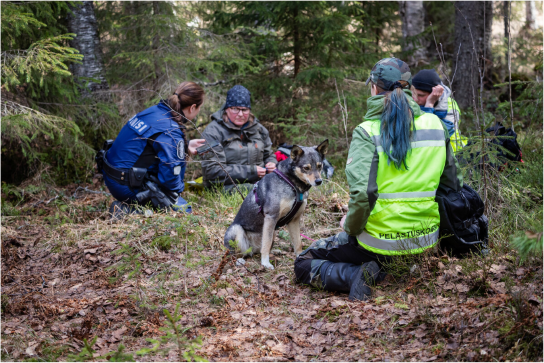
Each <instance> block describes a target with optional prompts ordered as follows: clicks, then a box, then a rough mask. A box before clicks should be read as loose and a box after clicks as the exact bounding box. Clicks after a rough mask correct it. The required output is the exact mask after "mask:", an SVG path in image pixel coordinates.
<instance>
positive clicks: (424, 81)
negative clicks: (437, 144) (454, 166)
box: [412, 69, 467, 152]
mask: <svg viewBox="0 0 544 363" xmlns="http://www.w3.org/2000/svg"><path fill="white" fill-rule="evenodd" d="M412 95H413V98H414V101H415V102H416V103H417V104H418V105H419V107H420V108H421V111H423V112H425V113H432V114H434V115H436V116H438V118H439V119H441V120H442V122H444V124H445V125H446V127H447V128H448V132H449V134H450V137H451V147H452V148H453V152H457V151H459V150H461V148H463V147H464V146H466V144H467V138H466V137H464V136H461V133H460V132H459V124H460V122H461V119H460V116H461V110H460V109H459V106H457V102H455V100H454V99H453V98H451V96H452V92H451V90H450V89H449V88H448V87H447V86H446V85H444V83H443V82H442V80H441V79H440V77H439V76H438V73H436V71H435V70H434V69H423V70H421V71H419V72H418V73H417V74H416V75H415V76H414V78H413V79H412Z"/></svg>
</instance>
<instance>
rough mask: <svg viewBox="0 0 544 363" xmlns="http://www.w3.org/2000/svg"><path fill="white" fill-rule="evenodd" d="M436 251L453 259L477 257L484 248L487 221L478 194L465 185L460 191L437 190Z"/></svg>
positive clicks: (485, 244)
mask: <svg viewBox="0 0 544 363" xmlns="http://www.w3.org/2000/svg"><path fill="white" fill-rule="evenodd" d="M436 202H437V203H438V209H439V211H440V237H441V240H440V248H441V249H442V250H444V251H447V252H448V253H450V254H452V255H454V256H462V255H466V254H469V253H471V252H472V253H480V252H481V250H482V249H486V248H487V240H488V223H489V222H488V219H487V217H486V216H485V215H484V203H483V201H482V199H481V198H480V196H479V195H478V193H476V192H475V191H474V190H473V189H472V188H471V187H469V186H468V185H467V184H464V185H463V188H462V189H461V191H459V192H456V191H455V190H453V189H451V188H447V187H444V186H442V185H441V186H439V188H438V190H437V192H436Z"/></svg>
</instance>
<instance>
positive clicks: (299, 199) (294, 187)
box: [274, 169, 304, 202]
mask: <svg viewBox="0 0 544 363" xmlns="http://www.w3.org/2000/svg"><path fill="white" fill-rule="evenodd" d="M274 173H276V174H278V176H279V177H280V178H281V179H283V181H284V182H286V183H287V184H289V185H290V186H291V188H293V190H294V191H295V194H296V196H297V201H298V202H302V201H303V200H304V193H301V192H300V190H298V188H297V187H296V186H295V184H293V182H291V181H290V180H289V178H287V176H286V175H285V174H284V173H282V172H281V171H279V170H278V169H274Z"/></svg>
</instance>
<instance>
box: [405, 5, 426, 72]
mask: <svg viewBox="0 0 544 363" xmlns="http://www.w3.org/2000/svg"><path fill="white" fill-rule="evenodd" d="M399 13H400V17H401V20H402V37H403V38H404V41H403V47H402V50H403V51H404V52H411V53H412V54H411V55H410V56H409V57H408V59H407V61H408V63H409V64H411V65H415V66H417V65H418V63H420V62H423V63H425V64H427V63H428V62H427V52H426V48H427V47H426V45H425V44H422V41H423V39H422V38H421V37H419V38H418V35H420V34H421V33H423V31H424V30H425V22H424V18H425V9H424V8H423V1H399Z"/></svg>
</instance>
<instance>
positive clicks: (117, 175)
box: [95, 140, 178, 209]
mask: <svg viewBox="0 0 544 363" xmlns="http://www.w3.org/2000/svg"><path fill="white" fill-rule="evenodd" d="M112 145H113V140H106V141H105V142H104V146H103V148H102V150H100V151H98V153H97V154H96V157H95V160H96V164H97V167H98V172H103V173H105V174H106V175H107V176H108V177H110V178H111V179H113V180H114V181H115V182H116V183H118V184H120V185H126V186H128V187H129V188H131V189H138V190H139V193H138V194H136V199H137V200H138V203H139V204H141V205H145V204H147V203H148V202H151V204H152V205H153V206H154V207H155V208H160V209H161V208H166V207H169V206H171V205H174V204H176V202H177V200H178V193H176V192H174V191H172V190H168V189H167V188H164V187H163V186H162V185H161V183H160V181H159V179H158V178H157V177H156V176H155V175H152V174H148V173H147V168H141V167H132V168H128V169H124V168H117V167H115V166H113V165H111V164H110V163H109V162H108V159H107V158H106V154H107V152H108V150H109V149H110V148H111V146H112Z"/></svg>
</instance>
